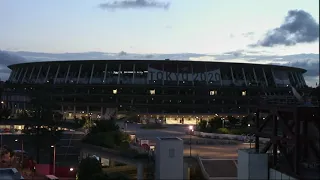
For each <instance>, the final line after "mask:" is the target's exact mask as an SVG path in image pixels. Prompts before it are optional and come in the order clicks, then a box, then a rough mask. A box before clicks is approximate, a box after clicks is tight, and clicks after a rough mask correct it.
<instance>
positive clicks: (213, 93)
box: [209, 91, 218, 96]
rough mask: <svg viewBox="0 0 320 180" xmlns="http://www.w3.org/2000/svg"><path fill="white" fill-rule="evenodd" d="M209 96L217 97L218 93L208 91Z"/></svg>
mask: <svg viewBox="0 0 320 180" xmlns="http://www.w3.org/2000/svg"><path fill="white" fill-rule="evenodd" d="M209 94H210V96H214V95H218V92H217V91H210V92H209Z"/></svg>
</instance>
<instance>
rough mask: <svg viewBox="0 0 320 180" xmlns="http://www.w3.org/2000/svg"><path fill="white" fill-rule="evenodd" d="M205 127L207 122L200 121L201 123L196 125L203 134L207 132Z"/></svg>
mask: <svg viewBox="0 0 320 180" xmlns="http://www.w3.org/2000/svg"><path fill="white" fill-rule="evenodd" d="M207 125H208V121H204V120H201V121H200V122H199V123H198V127H199V130H200V131H201V132H205V131H206V130H207Z"/></svg>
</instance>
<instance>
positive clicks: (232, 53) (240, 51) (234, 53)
mask: <svg viewBox="0 0 320 180" xmlns="http://www.w3.org/2000/svg"><path fill="white" fill-rule="evenodd" d="M242 52H243V50H238V51H230V52H225V53H224V55H232V56H234V57H240V56H242Z"/></svg>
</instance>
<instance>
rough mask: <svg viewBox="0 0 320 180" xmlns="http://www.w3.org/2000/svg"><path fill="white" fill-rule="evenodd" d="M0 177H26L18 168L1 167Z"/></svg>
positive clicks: (15, 178)
mask: <svg viewBox="0 0 320 180" xmlns="http://www.w3.org/2000/svg"><path fill="white" fill-rule="evenodd" d="M0 179H8V180H9V179H12V180H20V179H24V178H23V177H22V176H21V174H20V173H19V172H18V171H17V169H16V168H0Z"/></svg>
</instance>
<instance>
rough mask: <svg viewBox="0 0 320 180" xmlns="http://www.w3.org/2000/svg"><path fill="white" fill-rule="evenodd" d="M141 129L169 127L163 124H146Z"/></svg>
mask: <svg viewBox="0 0 320 180" xmlns="http://www.w3.org/2000/svg"><path fill="white" fill-rule="evenodd" d="M140 128H141V129H165V128H167V127H165V126H163V125H162V124H144V125H142V126H141V127H140Z"/></svg>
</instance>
